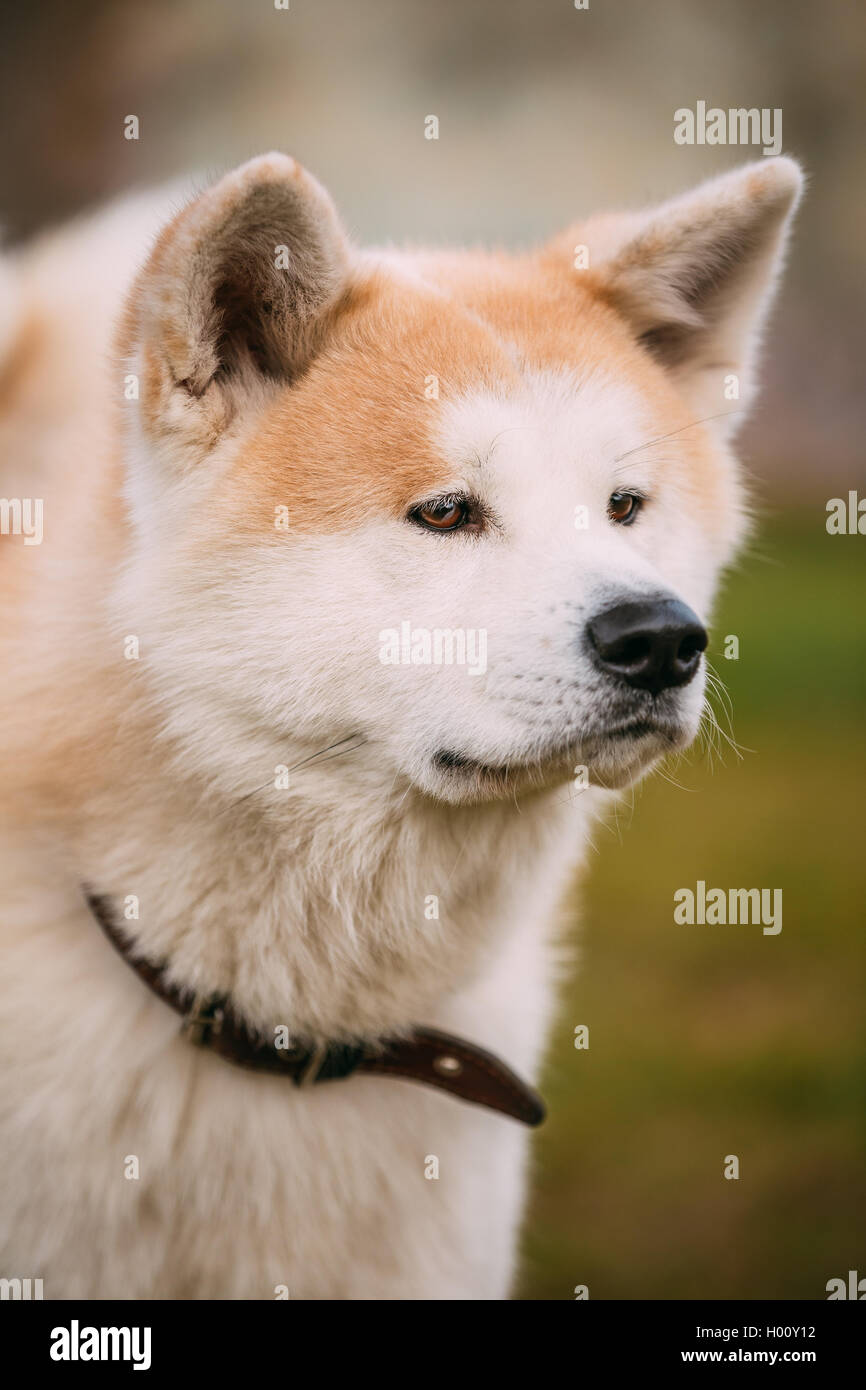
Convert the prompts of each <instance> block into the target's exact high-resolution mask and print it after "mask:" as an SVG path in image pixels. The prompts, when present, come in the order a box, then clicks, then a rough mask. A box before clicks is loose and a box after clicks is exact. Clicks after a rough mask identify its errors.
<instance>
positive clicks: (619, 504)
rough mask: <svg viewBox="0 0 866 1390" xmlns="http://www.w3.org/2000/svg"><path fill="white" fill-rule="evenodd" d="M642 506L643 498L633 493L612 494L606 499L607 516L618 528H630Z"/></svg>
mask: <svg viewBox="0 0 866 1390" xmlns="http://www.w3.org/2000/svg"><path fill="white" fill-rule="evenodd" d="M642 505H643V498H642V497H638V496H636V494H635V493H633V492H612V493H611V495H610V497H609V498H608V503H607V514H608V516H609V517H610V519H611V521H615V522H617V523H618V524H619V525H620V526H630V525H631V523H632V522H633V521H634V519H635V517H636V516H637V514H638V512H639V511H640V509H641V507H642Z"/></svg>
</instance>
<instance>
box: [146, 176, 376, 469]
mask: <svg viewBox="0 0 866 1390" xmlns="http://www.w3.org/2000/svg"><path fill="white" fill-rule="evenodd" d="M348 260H349V253H348V245H347V242H346V238H345V235H344V233H343V231H342V228H341V226H340V223H339V220H338V218H337V214H336V212H335V210H334V206H333V204H332V202H331V199H330V198H329V197H328V195H327V193H326V192H325V190H324V189H323V188H321V187H320V185H319V184H318V183H317V182H316V181H315V179H313V178H312V177H311V176H310V175H309V174H308V173H307V172H306V170H304V169H302V168H301V167H300V165H298V164H297V163H295V161H294V160H293V159H290V158H288V156H286V155H282V154H267V155H262V156H261V157H260V158H258V159H253V160H250V162H249V163H247V164H243V165H241V167H240V168H238V169H235V170H234V171H233V172H232V173H230V174H228V175H227V176H226V177H225V178H223V179H222V180H220V182H219V183H217V184H215V185H214V186H213V187H212V188H210V189H208V190H206V191H205V192H204V193H202V194H200V195H199V196H198V197H197V198H196V199H195V200H194V201H193V202H192V203H190V204H189V206H188V207H186V208H184V210H183V211H182V212H181V213H179V214H178V216H177V217H175V219H174V220H173V221H172V222H170V223H169V225H168V226H167V227H166V228H165V229H164V230H163V232H162V233H161V235H160V237H159V238H158V240H157V242H156V245H155V247H154V250H153V252H152V254H151V256H150V259H149V260H148V262H147V264H146V265H145V267H144V270H143V271H142V273H141V275H140V276H139V278H138V281H137V283H136V286H135V288H134V290H133V293H132V296H131V299H130V303H129V307H128V314H127V322H126V326H125V330H124V337H125V346H126V348H127V349H128V351H127V356H128V358H129V360H130V361H131V362H133V363H135V364H136V365H135V366H133V367H132V370H133V371H134V372H137V373H139V374H140V380H141V402H142V407H141V417H142V422H143V425H144V428H145V429H149V430H150V432H151V433H154V434H161V433H164V434H169V435H171V436H173V438H174V439H175V441H176V442H178V443H180V442H186V443H189V444H192V445H200V446H210V445H212V444H213V443H214V442H215V441H216V439H217V438H218V437H219V435H220V433H221V432H222V430H223V429H224V428H225V427H226V425H227V424H228V423H229V422H230V420H231V419H232V418H233V416H234V415H235V414H236V412H237V411H238V409H239V408H242V405H243V401H244V398H245V396H246V395H248V394H249V393H250V392H251V391H252V392H254V393H257V394H258V395H259V396H260V395H261V391H262V389H263V388H267V386H268V384H272V383H274V382H280V383H285V382H289V381H291V380H292V379H293V377H295V376H297V375H298V374H299V373H300V372H302V371H303V370H304V367H305V366H306V365H307V363H308V362H309V360H310V358H311V357H312V355H313V354H314V352H315V350H316V346H317V343H318V341H319V340H320V339H321V336H322V331H323V327H324V324H325V321H326V319H327V317H328V311H329V310H330V309H332V308H333V306H334V305H335V303H336V302H337V300H338V299H339V298H340V295H341V293H342V292H343V290H344V288H345V285H346V279H347V268H348Z"/></svg>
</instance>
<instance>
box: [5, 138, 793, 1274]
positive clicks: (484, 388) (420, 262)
mask: <svg viewBox="0 0 866 1390" xmlns="http://www.w3.org/2000/svg"><path fill="white" fill-rule="evenodd" d="M800 184H801V176H800V173H799V171H798V168H797V166H796V164H794V163H793V162H792V161H791V160H789V159H786V158H779V159H766V160H762V161H760V162H759V163H756V164H752V165H750V166H748V167H746V168H744V169H742V170H740V171H737V172H734V173H732V174H729V175H725V176H723V177H721V178H719V179H716V180H714V181H712V182H710V183H708V184H706V185H704V186H702V187H701V188H699V189H698V190H697V191H696V192H694V193H692V194H690V195H687V196H685V197H683V198H680V199H677V200H674V201H672V202H668V203H665V204H663V205H661V206H660V207H658V208H656V209H654V210H652V211H649V212H646V213H640V214H624V215H612V216H607V217H602V218H599V219H594V220H590V221H588V222H586V223H582V224H578V225H575V226H573V227H571V228H570V229H569V230H568V231H566V232H565V233H564V234H563V235H561V236H558V237H557V238H556V239H555V240H553V241H551V242H550V243H549V244H547V245H545V246H544V247H542V248H541V249H540V250H536V251H533V252H531V253H521V254H514V255H512V254H506V253H505V252H501V251H497V252H494V253H492V254H487V253H483V252H481V251H461V250H455V251H442V250H436V251H426V250H418V251H411V252H410V251H405V252H404V251H395V250H388V251H382V252H380V251H359V250H357V249H355V248H354V247H353V246H352V245H351V244H350V242H349V240H348V239H347V237H346V235H345V233H344V231H343V229H342V227H341V224H340V221H339V219H338V217H337V214H336V212H335V210H334V206H333V204H332V202H331V199H330V197H329V196H328V194H327V193H326V192H325V191H324V190H323V189H322V188H321V187H320V186H319V184H318V183H317V182H316V181H315V180H314V179H313V178H312V177H311V176H310V175H309V174H308V173H306V172H305V171H304V170H303V169H302V168H300V167H299V166H298V165H297V164H296V163H295V162H294V161H293V160H292V159H290V158H288V157H286V156H283V155H281V154H269V155H265V156H263V157H262V158H258V159H254V160H252V161H251V162H250V163H248V164H245V165H243V166H242V167H241V168H239V169H237V170H235V171H234V172H233V173H230V174H229V175H228V176H227V177H225V178H223V179H222V180H221V181H220V182H217V183H216V184H215V185H214V186H213V187H211V188H209V189H207V190H206V191H204V192H202V193H200V194H199V195H198V196H197V197H195V198H193V199H192V200H191V201H189V202H187V203H186V204H185V205H184V204H180V205H178V204H177V203H175V206H174V208H173V209H169V210H166V208H165V206H164V205H163V204H161V203H160V200H159V199H154V198H151V197H136V198H133V199H131V200H128V201H126V202H124V203H122V204H120V205H119V206H117V207H115V208H114V209H112V210H109V211H108V212H106V213H103V214H100V215H99V216H98V217H97V218H95V219H93V220H90V221H84V222H79V223H77V224H75V225H74V226H72V227H70V228H67V229H66V230H64V231H62V232H60V233H59V234H56V235H52V236H50V237H48V238H45V239H42V240H40V241H38V242H36V243H35V244H34V245H33V246H31V247H29V248H26V249H24V250H23V251H21V252H19V253H17V254H15V255H14V256H9V257H7V259H6V261H5V262H4V263H3V269H2V305H3V307H2V322H0V340H2V363H0V447H2V474H0V492H2V495H3V499H4V501H3V511H2V520H3V523H4V524H3V530H4V534H3V535H2V536H0V581H2V595H3V597H2V603H3V622H2V647H3V657H2V668H3V682H2V686H3V689H2V699H0V738H2V743H3V752H2V760H3V779H2V783H3V787H2V802H3V821H4V824H3V835H2V873H0V885H2V888H0V902H2V906H0V921H2V979H3V990H2V996H3V997H2V1009H0V1048H2V1063H3V1065H2V1081H0V1111H2V1123H0V1135H2V1138H0V1171H2V1174H3V1184H2V1192H3V1195H2V1254H0V1274H2V1275H3V1276H7V1277H11V1276H17V1277H21V1278H23V1277H29V1278H39V1279H42V1280H43V1286H44V1294H45V1297H46V1298H73V1297H89V1298H204V1297H219V1298H274V1297H280V1296H284V1297H285V1296H289V1297H292V1298H313V1299H421V1298H435V1299H497V1298H503V1297H506V1296H507V1295H508V1292H509V1289H510V1286H511V1281H512V1276H513V1269H514V1251H515V1242H516V1233H517V1230H518V1224H519V1221H520V1215H521V1205H522V1201H523V1195H524V1185H525V1174H526V1159H527V1137H528V1133H529V1129H528V1125H531V1124H533V1123H535V1122H536V1121H537V1120H538V1119H539V1118H540V1116H541V1106H540V1102H539V1101H538V1098H537V1097H536V1096H535V1095H534V1093H533V1091H532V1090H531V1089H530V1083H531V1082H532V1081H533V1080H534V1079H535V1078H536V1076H537V1073H538V1069H539V1062H540V1058H541V1055H542V1051H543V1048H544V1044H545V1034H546V1030H547V1028H548V1025H549V1021H550V1017H551V1012H552V1005H553V994H554V975H555V963H554V952H555V946H554V943H553V940H552V938H553V936H554V934H555V927H556V918H557V912H558V907H559V905H560V903H561V900H562V897H563V894H564V892H565V890H566V888H567V887H568V885H569V884H570V882H571V881H572V876H573V874H574V871H575V868H576V865H577V862H578V861H579V860H580V858H581V853H582V848H581V847H582V846H583V845H585V844H586V841H587V836H588V834H589V832H590V829H591V826H592V823H593V819H594V817H595V816H597V815H598V813H599V812H600V811H601V810H603V809H604V808H605V807H606V806H607V805H608V804H609V803H610V800H611V798H612V796H614V795H615V794H616V790H617V789H618V788H622V787H624V786H626V785H627V784H630V783H632V782H634V780H635V779H636V778H638V777H639V776H640V775H641V774H642V773H644V772H645V771H646V770H647V769H648V768H650V767H651V766H652V765H653V764H654V763H655V762H656V761H657V760H658V759H659V758H660V757H662V756H663V755H664V754H666V753H668V752H669V751H670V750H672V749H681V748H683V747H684V746H685V745H687V744H688V743H689V742H690V741H691V740H692V739H693V737H694V735H695V733H696V731H697V728H698V724H699V721H700V718H701V715H702V708H703V702H704V656H703V651H704V647H705V645H706V640H707V639H706V633H705V629H704V624H705V622H706V620H707V615H708V611H709V606H710V603H711V599H712V595H713V590H714V586H715V584H716V581H717V577H718V575H719V572H720V569H721V567H722V566H724V565H725V563H726V562H727V561H728V560H729V559H730V557H731V556H732V554H733V552H734V550H735V548H736V546H737V542H738V540H739V538H740V537H741V535H742V533H743V528H744V516H745V506H744V502H743V491H742V484H741V481H740V479H739V476H738V470H737V467H736V465H735V462H734V459H733V456H732V454H731V452H730V436H731V432H732V429H733V428H734V427H735V426H736V425H737V424H738V423H739V422H740V421H741V420H742V418H743V416H742V412H743V408H744V406H745V404H746V402H747V401H748V400H749V399H750V398H751V396H752V394H753V387H754V361H755V347H756V335H757V333H758V331H759V328H760V326H761V323H762V321H763V318H764V315H765V310H766V308H767V304H768V300H769V297H770V293H771V288H772V285H773V282H774V279H775V276H776V271H777V268H778V266H779V263H780V258H781V255H782V251H783V245H784V241H785V236H786V228H787V226H788V222H789V218H790V213H791V211H792V208H793V206H794V204H795V202H796V200H797V197H798V193H799V189H800ZM160 228H161V229H160ZM157 232H158V235H156V233H157ZM154 238H155V239H154ZM37 504H38V505H37ZM37 514H38V516H39V526H38V527H37V525H36V522H35V519H34V518H35V517H36V515H37ZM178 1014H183V1015H184V1021H183V1026H182V1027H181V1028H180V1029H179V1026H178V1023H179V1019H178ZM220 1054H222V1055H220ZM234 1063H241V1064H242V1065H234ZM281 1072H282V1073H284V1074H280V1073H281ZM522 1122H526V1123H522ZM564 1296H565V1291H564Z"/></svg>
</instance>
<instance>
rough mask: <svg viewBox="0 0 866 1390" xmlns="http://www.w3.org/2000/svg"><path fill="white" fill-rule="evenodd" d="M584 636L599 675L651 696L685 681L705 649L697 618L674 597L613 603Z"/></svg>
mask: <svg viewBox="0 0 866 1390" xmlns="http://www.w3.org/2000/svg"><path fill="white" fill-rule="evenodd" d="M587 631H588V633H589V640H590V644H591V646H592V648H593V651H594V653H595V659H596V663H597V664H598V665H599V666H601V668H602V670H604V671H607V672H608V673H609V674H610V675H614V676H619V677H620V678H621V679H622V680H624V681H628V683H629V685H634V686H637V688H638V689H639V690H650V691H652V693H653V695H657V694H658V693H659V691H660V690H668V689H669V688H670V687H672V686H675V685H685V684H686V683H687V682H688V681H690V680H691V678H692V676H693V675H694V674H695V672H696V671H697V669H698V666H699V664H700V660H701V652H702V651H703V650H704V648H705V647H706V645H707V634H706V632H705V631H704V628H703V625H702V623H701V620H700V618H699V617H698V616H697V614H696V613H693V612H692V610H691V608H689V607H687V605H686V604H684V603H681V602H680V600H679V599H678V598H649V599H641V600H638V601H636V602H632V603H618V604H616V605H615V606H614V607H612V608H606V609H604V611H603V612H601V613H597V614H596V616H595V617H594V618H591V619H590V621H589V623H588V624H587Z"/></svg>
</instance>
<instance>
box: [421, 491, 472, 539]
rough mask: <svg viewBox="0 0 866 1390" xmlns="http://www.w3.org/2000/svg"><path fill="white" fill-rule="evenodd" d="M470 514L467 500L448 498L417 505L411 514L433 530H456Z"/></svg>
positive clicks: (422, 524)
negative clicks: (421, 505)
mask: <svg viewBox="0 0 866 1390" xmlns="http://www.w3.org/2000/svg"><path fill="white" fill-rule="evenodd" d="M468 514H469V509H468V507H467V505H466V503H465V502H461V501H460V500H459V499H457V500H455V499H453V498H448V499H446V500H444V501H442V502H427V503H426V504H425V505H424V506H423V507H416V508H415V510H414V512H412V513H411V516H412V520H413V521H417V522H418V524H419V525H420V526H426V527H428V528H429V529H430V530H431V531H456V530H457V528H458V527H459V526H462V525H463V523H464V522H465V520H466V518H467V516H468Z"/></svg>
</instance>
